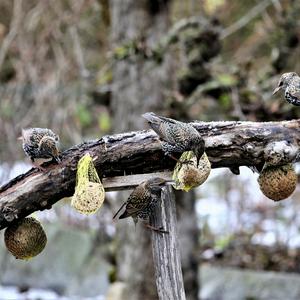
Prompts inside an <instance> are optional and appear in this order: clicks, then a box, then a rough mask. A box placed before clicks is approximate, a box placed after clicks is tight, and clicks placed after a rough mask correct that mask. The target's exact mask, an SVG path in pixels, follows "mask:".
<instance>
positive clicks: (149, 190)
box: [113, 177, 169, 233]
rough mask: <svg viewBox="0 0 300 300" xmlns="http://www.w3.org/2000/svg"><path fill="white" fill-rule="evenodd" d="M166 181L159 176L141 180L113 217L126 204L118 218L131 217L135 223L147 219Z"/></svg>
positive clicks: (158, 229) (155, 229) (160, 230)
mask: <svg viewBox="0 0 300 300" xmlns="http://www.w3.org/2000/svg"><path fill="white" fill-rule="evenodd" d="M167 182H169V181H168V180H165V179H163V178H159V177H154V178H151V179H149V180H146V181H143V182H142V183H141V184H140V185H138V186H137V187H136V188H135V189H134V190H133V192H132V193H131V194H130V195H129V197H128V199H127V201H126V202H125V203H124V204H123V205H122V206H121V207H120V209H119V210H118V211H117V212H116V214H115V215H114V217H113V219H114V218H115V217H116V216H117V215H118V213H119V212H120V211H121V210H122V208H123V207H124V206H126V207H125V211H124V212H123V214H121V215H120V216H119V219H124V218H128V217H132V218H133V221H134V223H135V224H136V223H137V221H138V219H142V220H146V219H148V217H149V216H150V214H151V213H152V211H153V208H154V207H155V205H156V204H157V203H158V201H159V198H160V194H161V188H162V187H163V186H164V185H165V184H166V183H167ZM145 226H146V227H148V228H150V229H152V230H154V231H158V232H161V233H167V231H165V230H163V229H162V228H156V227H153V226H151V225H149V224H145Z"/></svg>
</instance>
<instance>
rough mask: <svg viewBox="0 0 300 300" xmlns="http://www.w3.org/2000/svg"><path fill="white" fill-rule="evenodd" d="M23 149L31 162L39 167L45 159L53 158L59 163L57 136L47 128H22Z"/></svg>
mask: <svg viewBox="0 0 300 300" xmlns="http://www.w3.org/2000/svg"><path fill="white" fill-rule="evenodd" d="M20 139H22V141H23V149H24V151H25V153H26V154H27V155H28V156H29V157H30V159H31V161H32V163H33V164H34V165H35V166H37V167H38V168H39V169H43V168H42V167H41V166H40V165H41V164H42V163H43V162H45V161H50V160H53V159H54V160H55V161H56V162H57V163H60V159H59V150H58V145H59V136H58V135H57V134H55V133H54V132H53V131H52V130H50V129H47V128H28V129H22V137H20Z"/></svg>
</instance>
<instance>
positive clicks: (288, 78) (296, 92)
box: [273, 72, 300, 106]
mask: <svg viewBox="0 0 300 300" xmlns="http://www.w3.org/2000/svg"><path fill="white" fill-rule="evenodd" d="M279 90H284V97H285V99H286V101H288V102H289V103H291V104H293V105H296V106H300V77H299V76H298V74H297V73H295V72H289V73H284V74H282V75H281V77H280V80H279V82H278V85H277V87H276V89H275V90H274V91H273V95H274V94H276V93H277V92H278V91H279Z"/></svg>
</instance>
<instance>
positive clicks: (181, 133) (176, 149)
mask: <svg viewBox="0 0 300 300" xmlns="http://www.w3.org/2000/svg"><path fill="white" fill-rule="evenodd" d="M142 116H143V117H144V118H145V119H146V120H147V121H148V124H149V125H150V127H151V128H152V129H153V130H154V131H155V132H156V133H157V134H158V136H159V137H160V138H161V139H162V142H161V145H162V150H163V151H164V153H165V154H166V155H169V156H171V157H172V158H174V157H173V155H172V153H182V152H185V151H193V152H194V153H195V155H196V157H197V165H198V163H199V160H200V158H201V156H202V154H203V153H204V149H205V142H204V139H203V138H202V137H201V135H200V133H199V132H198V131H197V130H196V129H195V128H194V127H193V126H192V125H190V124H188V123H183V122H180V121H177V120H173V119H170V118H165V117H161V116H158V115H156V114H154V113H153V112H147V113H145V114H143V115H142ZM174 159H175V158H174ZM175 160H177V159H175ZM177 161H178V160H177Z"/></svg>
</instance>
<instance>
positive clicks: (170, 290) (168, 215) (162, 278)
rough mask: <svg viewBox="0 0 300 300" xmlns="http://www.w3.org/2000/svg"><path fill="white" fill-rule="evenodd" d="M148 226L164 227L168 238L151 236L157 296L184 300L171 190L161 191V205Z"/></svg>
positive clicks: (156, 234)
mask: <svg viewBox="0 0 300 300" xmlns="http://www.w3.org/2000/svg"><path fill="white" fill-rule="evenodd" d="M150 224H151V225H152V226H155V227H161V226H162V227H163V229H164V230H167V231H169V234H160V233H157V232H154V231H153V232H152V252H153V261H154V267H155V278H156V286H157V293H158V297H159V299H160V300H174V299H180V300H185V299H186V297H185V292H184V285H183V277H182V270H181V260H180V253H179V247H178V236H177V230H176V229H177V219H176V208H175V195H174V192H173V191H172V187H170V186H167V187H164V188H163V189H162V193H161V203H160V205H157V207H156V208H155V211H154V213H153V215H152V216H151V218H150Z"/></svg>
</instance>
